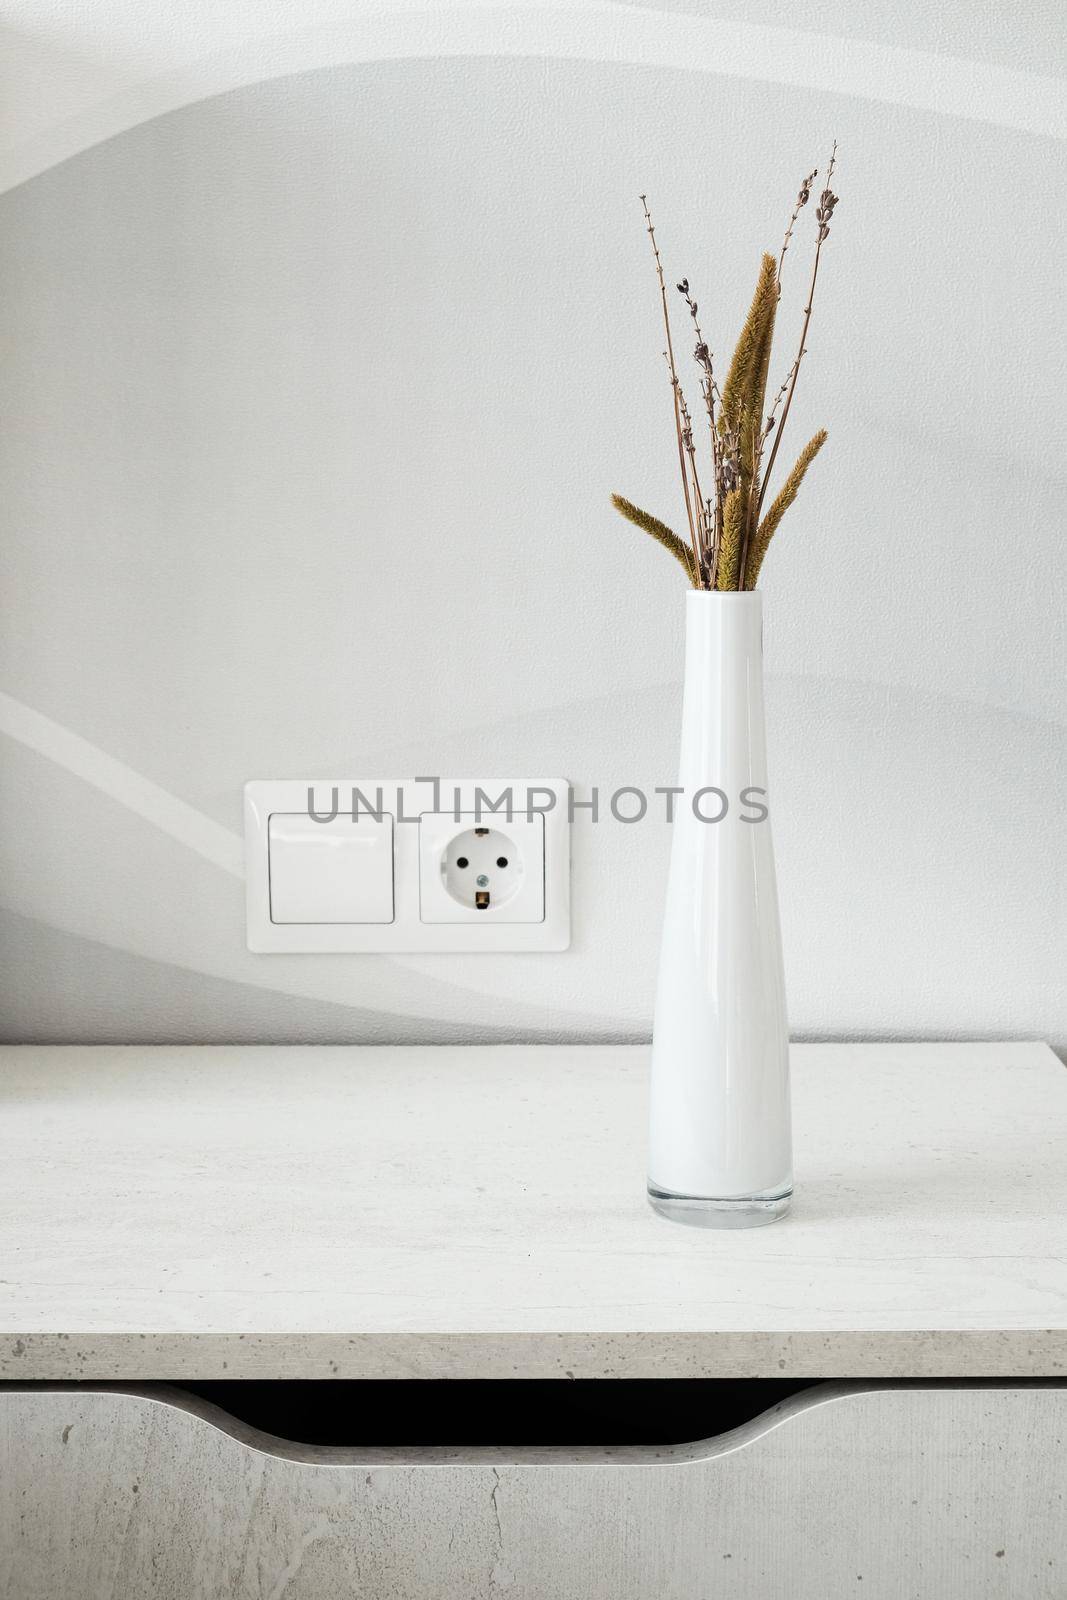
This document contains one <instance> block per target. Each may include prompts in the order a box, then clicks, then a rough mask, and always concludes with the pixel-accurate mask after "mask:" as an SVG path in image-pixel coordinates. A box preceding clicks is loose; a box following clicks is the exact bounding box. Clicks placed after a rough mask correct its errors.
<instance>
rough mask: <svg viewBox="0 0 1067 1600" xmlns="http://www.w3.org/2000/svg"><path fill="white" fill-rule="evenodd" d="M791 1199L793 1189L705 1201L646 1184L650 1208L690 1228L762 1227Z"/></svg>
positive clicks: (774, 1219) (782, 1212) (776, 1217)
mask: <svg viewBox="0 0 1067 1600" xmlns="http://www.w3.org/2000/svg"><path fill="white" fill-rule="evenodd" d="M792 1198H793V1191H792V1189H786V1190H785V1191H784V1192H783V1193H780V1194H771V1195H750V1196H748V1197H745V1198H742V1199H732V1200H708V1199H705V1198H704V1197H703V1196H699V1195H688V1194H672V1193H671V1192H670V1191H669V1190H667V1189H659V1188H657V1187H656V1186H655V1185H653V1184H649V1186H648V1203H649V1205H650V1206H651V1207H652V1209H653V1211H658V1212H659V1214H660V1216H661V1217H667V1218H668V1220H669V1221H671V1222H682V1223H685V1224H686V1226H687V1227H690V1228H762V1227H764V1226H765V1225H766V1224H767V1223H768V1222H777V1221H778V1220H779V1218H780V1217H784V1216H785V1214H786V1212H787V1211H788V1210H789V1205H790V1202H791V1200H792Z"/></svg>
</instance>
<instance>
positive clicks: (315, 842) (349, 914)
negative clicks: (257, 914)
mask: <svg viewBox="0 0 1067 1600" xmlns="http://www.w3.org/2000/svg"><path fill="white" fill-rule="evenodd" d="M269 851H270V868H269V870H270V920H271V921H272V922H277V923H293V922H310V923H331V922H332V923H337V922H392V920H393V818H392V816H391V815H389V814H388V813H383V815H382V816H381V817H380V818H378V817H372V816H360V817H359V820H358V821H355V822H354V821H353V820H352V817H351V816H350V815H347V814H346V813H344V812H342V813H341V814H340V815H339V816H337V817H335V818H334V819H333V820H332V821H331V822H316V821H315V819H314V817H311V816H309V815H308V814H307V812H306V811H296V812H291V811H290V812H287V811H282V812H279V811H275V812H272V813H271V817H270V827H269Z"/></svg>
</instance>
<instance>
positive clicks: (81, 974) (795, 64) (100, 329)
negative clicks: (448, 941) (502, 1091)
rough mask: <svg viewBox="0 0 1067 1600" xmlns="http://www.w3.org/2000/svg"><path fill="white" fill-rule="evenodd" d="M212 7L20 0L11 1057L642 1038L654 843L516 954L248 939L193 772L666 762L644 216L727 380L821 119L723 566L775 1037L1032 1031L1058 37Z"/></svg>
mask: <svg viewBox="0 0 1067 1600" xmlns="http://www.w3.org/2000/svg"><path fill="white" fill-rule="evenodd" d="M157 9H158V15H157V14H156V12H157ZM215 9H216V10H221V11H222V12H223V13H225V15H224V16H223V17H221V18H220V17H215V16H214V15H209V14H207V12H206V11H205V13H204V15H202V16H201V15H199V13H198V8H197V7H194V6H191V5H187V6H178V7H173V6H170V7H163V6H162V5H160V6H159V7H158V8H156V7H153V6H141V7H137V8H125V7H122V6H120V5H118V4H117V3H115V0H106V3H105V0H97V3H96V4H95V5H93V6H87V7H83V8H81V11H80V14H79V17H78V20H77V22H74V21H72V20H71V19H70V18H69V17H67V16H66V15H65V14H64V9H63V8H61V7H59V5H58V4H57V5H56V6H55V7H54V8H53V6H52V5H51V4H46V5H40V4H38V5H35V6H30V5H28V4H27V5H25V6H24V7H22V8H21V10H20V7H18V6H16V7H14V8H13V14H14V18H15V24H16V33H15V35H14V36H13V37H12V40H11V49H10V50H9V52H8V61H9V63H10V64H11V69H12V70H13V71H14V70H15V69H17V77H18V87H19V92H18V94H17V96H16V97H15V98H14V99H13V101H12V105H13V112H14V114H13V116H12V117H11V128H10V131H9V137H8V140H7V143H6V144H5V146H4V149H3V151H2V152H0V172H2V173H4V174H5V175H6V182H7V184H8V187H7V190H6V192H5V193H4V194H2V195H0V251H2V262H0V271H2V275H3V285H4V289H3V296H2V307H0V312H2V316H3V319H4V322H5V324H6V326H5V328H4V331H3V352H4V353H3V361H2V371H0V387H2V411H3V416H4V426H3V430H2V431H3V437H2V440H0V455H2V462H0V478H2V483H0V505H2V507H3V513H2V514H3V519H4V538H3V551H2V563H3V565H2V573H0V579H2V584H3V595H4V617H3V623H2V630H0V631H2V639H0V655H2V662H0V688H2V690H3V691H4V694H3V695H2V696H0V730H2V732H0V782H2V794H0V822H2V855H0V899H2V904H3V920H2V923H0V933H2V941H3V957H4V960H3V969H4V971H3V978H2V980H0V982H2V985H3V988H2V993H0V1001H2V1007H3V1017H4V1020H3V1035H4V1037H6V1038H9V1039H18V1038H33V1039H84V1040H96V1039H131V1040H162V1041H166V1040H178V1039H193V1040H195V1039H220V1040H222V1039H260V1040H271V1039H278V1040H302V1039H308V1040H319V1039H321V1040H346V1039H370V1038H373V1039H394V1038H399V1039H421V1038H428V1039H441V1040H452V1039H461V1038H494V1037H519V1038H529V1039H537V1038H550V1037H554V1036H557V1035H560V1034H563V1035H569V1036H575V1037H590V1038H600V1037H627V1036H640V1035H642V1034H644V1033H645V1032H647V1029H648V1026H649V1019H650V1015H651V1002H652V992H653V984H654V975H655V965H656V954H657V943H658V931H659V920H660V911H661V902H662V893H663V880H664V870H665V863H666V855H667V849H668V845H669V838H668V830H667V828H666V827H665V826H664V825H662V823H660V824H652V823H649V824H646V825H643V826H640V827H623V826H620V825H618V824H617V823H613V822H611V821H610V820H609V821H607V822H604V823H602V824H601V825H600V826H598V827H596V828H594V827H591V826H590V824H589V823H588V822H587V821H581V822H578V823H577V824H576V825H575V829H574V839H573V843H574V903H575V937H574V943H573V947H572V949H571V950H570V951H569V952H567V953H566V954H563V955H531V956H499V957H476V956H457V957H454V958H444V957H428V956H427V957H418V956H411V957H405V958H402V959H385V958H378V957H295V956H294V957H266V956H258V957H257V956H252V955H250V954H248V953H247V952H246V951H245V950H244V947H243V900H242V886H241V883H240V878H239V870H240V869H239V861H240V844H239V837H238V835H239V830H240V815H241V813H240V801H241V794H240V791H241V785H242V783H243V782H244V781H245V779H247V778H250V777H259V778H266V777H298V776H302V775H311V776H314V775H319V774H322V773H327V772H338V771H340V772H352V773H353V774H354V775H358V774H362V773H368V774H373V773H374V772H376V771H412V772H432V771H435V770H436V771H458V772H464V773H469V774H471V775H472V776H481V775H486V776H491V775H492V774H494V773H497V772H501V771H522V772H528V773H530V774H531V775H536V774H538V773H556V772H564V773H566V774H567V775H568V776H569V777H570V778H571V779H572V781H573V782H574V783H575V784H576V785H577V786H578V787H579V788H581V789H585V788H588V786H590V785H592V784H598V785H600V786H601V787H602V788H605V789H607V790H609V791H610V789H612V788H614V787H615V786H616V785H617V784H620V783H640V784H647V785H652V784H656V783H669V782H671V781H673V770H672V769H673V761H674V747H675V739H676V723H677V718H678V712H679V690H680V674H681V622H682V588H681V578H680V575H679V574H677V569H675V568H674V567H673V564H672V563H670V562H669V561H668V560H667V559H666V558H665V557H663V556H662V555H661V554H660V553H659V552H658V551H656V550H654V549H653V548H651V547H650V546H648V547H646V544H645V542H643V541H642V540H641V537H640V536H639V535H638V534H636V533H631V531H630V530H628V529H627V528H626V527H625V525H623V524H621V523H620V522H619V521H618V520H617V519H616V517H615V515H614V513H613V512H612V511H611V509H610V506H609V505H608V500H607V497H608V493H609V491H610V490H612V489H619V490H621V491H623V492H625V493H627V494H630V495H632V496H633V497H634V498H636V499H638V500H640V501H641V502H642V503H645V504H648V505H650V506H651V507H652V508H654V509H656V510H657V511H659V512H660V514H661V515H665V516H667V517H668V518H676V517H677V516H678V509H677V490H676V486H675V479H674V475H673V472H672V449H673V444H672V428H671V423H670V414H669V397H668V394H667V391H666V389H665V381H664V374H663V372H662V361H661V357H660V348H661V344H660V335H659V333H658V331H657V326H656V304H655V298H654V285H653V281H652V278H651V273H650V266H649V261H648V257H647V241H646V240H645V238H644V236H643V234H642V231H641V220H640V212H639V207H638V205H637V201H636V195H637V193H638V192H639V191H640V190H644V189H647V190H648V192H649V194H650V196H651V198H652V200H653V202H654V205H655V210H656V214H657V219H658V222H659V229H660V234H661V242H662V245H663V248H664V252H665V255H666V259H667V264H668V269H669V270H670V271H671V272H672V273H673V274H674V275H680V274H681V273H683V272H685V273H686V274H688V276H689V277H690V279H691V281H692V283H693V286H694V289H695V291H696V292H697V294H698V297H699V299H700V301H701V309H702V313H703V314H704V316H705V319H706V322H707V324H710V328H709V329H708V330H707V331H710V332H711V333H712V335H713V340H712V342H713V343H714V344H715V346H716V347H717V348H718V349H720V350H721V349H724V348H725V347H726V346H727V344H728V343H729V341H730V340H731V338H732V336H733V335H734V333H735V332H736V329H737V325H738V322H739V319H740V317H741V316H742V314H743V311H744V308H745V305H746V303H747V299H748V296H749V293H750V290H751V284H752V281H753V278H754V272H755V266H756V263H757V260H758V255H759V251H760V249H761V248H763V247H764V246H767V245H769V246H770V247H772V248H774V247H776V245H777V243H778V240H779V238H780V234H781V229H782V226H783V224H784V219H785V216H786V214H787V212H788V208H789V205H790V203H791V201H792V197H793V194H794V193H795V189H796V183H797V179H798V178H799V176H800V175H801V173H802V172H803V171H804V170H805V169H806V166H807V164H809V162H810V161H818V162H819V163H820V165H821V163H822V160H823V159H824V154H825V150H826V147H827V145H828V143H829V141H830V139H831V138H832V137H833V136H836V137H837V138H838V139H839V140H840V143H841V165H840V169H839V178H840V182H839V185H838V188H839V192H840V193H841V195H842V201H841V205H840V208H839V211H838V214H837V221H836V224H835V228H834V232H833V235H832V238H831V241H830V244H829V246H828V249H827V253H826V255H825V257H824V270H823V274H822V277H821V284H820V291H819V297H818V301H817V306H816V320H815V322H814V324H813V329H812V336H811V339H810V340H809V348H810V355H809V358H808V362H807V364H806V366H805V371H804V375H803V380H802V386H801V387H800V389H799V390H798V398H797V402H796V405H795V407H794V412H793V417H794V419H795V421H791V422H790V434H791V437H792V440H793V443H794V444H795V445H796V446H797V447H798V448H799V445H800V444H801V443H802V442H803V440H804V439H805V438H806V437H808V435H809V434H810V433H811V432H813V431H814V429H815V427H817V426H819V425H821V424H823V423H825V424H826V425H827V426H828V427H829V429H830V442H829V444H828V446H827V448H826V450H825V451H824V453H823V456H822V457H821V458H820V460H819V462H818V463H817V464H816V466H815V467H814V468H813V469H812V473H811V476H810V479H809V482H808V484H807V485H806V487H805V491H804V494H803V496H802V499H801V500H800V501H799V502H798V504H797V506H796V507H795V508H794V509H793V511H792V512H791V513H790V518H789V521H788V523H787V524H785V526H784V529H783V533H782V534H781V536H780V543H779V545H777V546H776V548H775V550H774V552H773V554H772V555H771V556H770V557H769V558H768V562H767V566H766V568H765V573H764V581H763V587H764V591H765V605H766V613H767V652H768V673H769V682H768V696H769V706H768V713H769V721H770V729H771V761H772V781H773V785H774V790H773V801H774V814H775V830H776V842H777V850H778V858H779V874H780V882H781V893H782V902H783V917H784V931H785V938H786V945H787V951H786V954H787V972H788V980H789V999H790V1010H791V1017H792V1021H793V1024H794V1028H795V1030H796V1031H797V1032H800V1033H805V1034H821V1035H834V1034H872V1035H883V1036H887V1035H905V1036H906V1035H915V1034H930V1035H953V1034H957V1035H963V1036H968V1035H980V1034H1017V1035H1041V1036H1047V1037H1052V1038H1054V1039H1058V1040H1060V1041H1062V1040H1063V1039H1064V1038H1065V1037H1067V997H1065V993H1064V981H1063V974H1064V970H1065V966H1067V960H1065V958H1067V950H1065V943H1067V939H1065V922H1064V918H1065V902H1067V894H1065V888H1067V884H1065V871H1064V853H1063V845H1062V784H1063V778H1064V765H1065V763H1064V755H1065V737H1064V710H1065V696H1064V659H1063V648H1062V616H1063V609H1064V596H1063V561H1062V519H1063V492H1062V482H1063V476H1062V475H1063V433H1062V422H1061V415H1062V406H1061V382H1060V377H1061V363H1060V359H1059V353H1058V352H1060V351H1062V339H1063V310H1062V304H1063V298H1062V292H1061V288H1060V279H1061V273H1062V265H1061V262H1062V248H1061V230H1062V216H1063V214H1064V210H1065V206H1067V194H1065V192H1064V191H1065V184H1064V169H1063V144H1062V139H1063V133H1064V129H1063V115H1062V109H1060V108H1061V106H1062V100H1061V93H1062V91H1061V89H1060V86H1058V85H1056V84H1054V83H1052V82H1051V81H1050V80H1049V79H1048V77H1047V76H1042V75H1044V74H1047V73H1048V72H1049V70H1050V66H1051V65H1052V64H1053V63H1054V62H1055V61H1056V60H1062V58H1063V52H1062V42H1063V41H1062V37H1061V34H1060V29H1061V26H1062V17H1061V16H1060V14H1059V11H1058V8H1057V7H1055V6H1053V5H1052V4H1048V5H1045V4H1041V5H1038V4H1031V5H1028V6H1027V7H1026V8H1025V11H1024V12H1016V13H1014V14H1013V15H1012V16H1011V17H1004V18H1000V19H998V23H997V28H996V31H995V36H994V35H991V34H990V32H989V30H988V29H986V28H985V27H984V25H983V24H984V16H985V13H984V8H982V7H980V6H979V5H978V4H977V0H968V3H967V4H956V5H955V6H953V7H951V8H950V9H949V10H947V11H946V10H941V9H939V10H938V12H937V13H936V20H935V14H934V13H933V12H931V11H930V10H929V8H926V7H922V6H919V5H918V4H916V3H909V5H908V7H907V10H906V13H905V14H898V15H896V16H895V17H894V19H893V26H892V28H891V29H890V28H889V27H888V24H887V23H886V22H885V19H884V18H880V17H879V16H878V14H877V8H875V7H873V6H868V5H855V4H852V5H845V4H844V3H843V0H809V3H806V4H799V3H797V4H791V5H789V6H787V7H786V8H785V11H784V12H783V10H782V9H781V8H779V11H778V12H776V13H775V22H776V23H780V24H781V26H775V27H769V26H765V25H764V19H765V14H766V13H765V8H763V7H757V6H756V5H755V4H753V3H752V0H730V3H723V4H717V5H716V6H715V7H714V12H715V17H714V20H712V19H711V18H709V16H708V14H707V12H708V8H707V7H705V6H703V5H700V4H698V3H697V0H689V3H685V0H662V3H661V4H659V5H658V6H652V5H648V6H633V5H628V4H622V3H615V0H605V3H601V4H589V5H584V4H575V5H573V6H570V7H567V8H564V9H562V10H560V11H558V12H555V13H553V12H550V11H548V10H546V9H539V8H534V7H530V6H525V5H512V6H506V7H496V8H480V7H476V6H465V5H455V6H445V7H440V8H437V9H435V10H432V11H430V12H426V13H417V12H415V11H413V10H408V9H406V8H404V7H402V6H394V7H386V8H382V9H380V10H379V11H377V12H375V13H373V14H370V13H368V17H367V18H366V19H363V18H361V19H360V20H359V21H358V22H354V21H352V19H351V18H345V16H344V12H345V10H346V9H348V10H350V9H351V8H344V7H340V6H334V5H331V4H328V3H326V0H321V3H319V4H317V5H315V6H312V7H302V8H300V10H299V11H297V10H296V9H295V6H292V5H290V4H288V0H286V3H279V4H275V5H274V6H272V7H271V8H269V9H264V10H262V11H260V10H259V9H258V8H256V9H254V10H253V11H250V12H249V14H247V15H245V14H244V13H243V12H242V9H241V8H240V7H224V8H215ZM297 30H298V31H297ZM205 96H206V98H205ZM101 141H102V142H101ZM805 220H806V224H807V226H806V227H804V228H802V230H801V232H800V236H799V237H798V243H797V246H796V249H795V255H794V256H793V258H792V266H793V270H792V274H791V277H790V278H788V279H787V283H786V297H785V303H784V306H783V316H782V326H783V328H785V329H786V330H789V332H790V336H792V329H793V328H794V327H796V326H797V325H798V324H797V314H798V312H799V309H800V307H801V305H802V304H803V289H804V275H803V273H802V270H801V268H802V266H806V264H807V259H808V254H809V251H808V246H809V242H810V230H811V226H812V221H811V218H810V216H809V217H807V218H806V219H805ZM787 348H788V347H787V345H786V344H785V343H784V342H783V345H782V358H781V359H782V364H783V366H784V365H788V360H789V355H788V354H787V353H786V352H787Z"/></svg>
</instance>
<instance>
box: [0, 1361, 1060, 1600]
mask: <svg viewBox="0 0 1067 1600" xmlns="http://www.w3.org/2000/svg"><path fill="white" fill-rule="evenodd" d="M1065 1437H1067V1390H1064V1389H1063V1388H1062V1387H1058V1386H1055V1385H1048V1386H1044V1385H1042V1386H1031V1387H1011V1386H1007V1387H999V1386H998V1387H981V1386H952V1385H937V1386H929V1385H895V1386H893V1385H890V1386H883V1387H874V1386H871V1385H864V1384H847V1385H830V1384H824V1385H820V1386H819V1387H817V1388H812V1389H808V1390H806V1391H804V1392H803V1393H801V1394H797V1395H794V1396H793V1397H792V1398H791V1399H789V1400H787V1401H786V1402H784V1403H783V1404H782V1405H780V1406H778V1407H775V1408H774V1409H773V1410H771V1411H768V1412H765V1413H764V1414H762V1415H761V1416H759V1417H757V1418H755V1419H754V1420H753V1421H751V1422H749V1423H746V1424H745V1425H744V1426H742V1427H740V1428H738V1429H736V1430H735V1431H733V1432H732V1433H729V1434H724V1435H721V1436H719V1437H718V1438H715V1439H711V1440H707V1441H704V1442H701V1443H699V1444H687V1445H678V1446H669V1447H664V1448H662V1449H652V1448H645V1447H640V1448H638V1447H627V1448H611V1449H585V1448H583V1449H573V1448H552V1449H550V1448H539V1449H531V1450H515V1449H509V1450H506V1451H505V1450H494V1449H482V1448H479V1449H467V1450H462V1451H456V1450H452V1451H450V1450H447V1449H433V1450H430V1449H420V1448H409V1449H406V1450H402V1451H397V1450H394V1451H387V1450H367V1449H363V1450H359V1451H356V1450H345V1449H340V1448H333V1447H329V1448H322V1447H315V1446H308V1445H296V1444H291V1443H287V1442H285V1441H283V1440H279V1439H275V1438H272V1437H271V1436H269V1435H267V1434H263V1433H258V1432H256V1431H254V1430H251V1429H249V1428H247V1427H245V1426H244V1425H243V1424H240V1423H237V1422H235V1421H234V1420H233V1419H232V1418H230V1417H227V1416H226V1415H225V1414H224V1413H222V1412H219V1411H216V1410H215V1409H214V1408H213V1407H211V1406H209V1405H207V1404H206V1403H204V1402H203V1401H200V1400H196V1399H194V1398H193V1397H191V1396H185V1395H183V1394H182V1392H181V1391H179V1390H173V1389H163V1388H147V1389H141V1390H119V1389H115V1388H111V1389H109V1388H107V1387H99V1388H95V1387H68V1388H62V1387H58V1388H45V1387H33V1388H25V1389H19V1388H15V1387H9V1388H7V1389H4V1390H3V1391H0V1596H2V1597H3V1600H224V1597H226V1600H230V1597H232V1600H348V1597H353V1600H355V1597H359V1600H490V1597H495V1600H499V1597H501V1596H507V1597H508V1600H720V1597H721V1600H838V1597H839V1596H851V1595H856V1596H861V1597H862V1600H911V1597H915V1600H927V1597H929V1600H957V1597H958V1600H993V1597H997V1600H1023V1597H1025V1600H1062V1597H1063V1596H1064V1594H1065V1592H1067V1588H1065V1585H1067V1576H1065V1566H1067V1517H1065V1516H1064V1507H1063V1485H1064V1480H1065V1476H1067V1474H1065V1470H1064V1461H1065V1455H1064V1445H1063V1442H1062V1441H1063V1440H1064V1438H1065Z"/></svg>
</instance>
